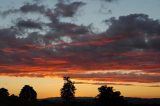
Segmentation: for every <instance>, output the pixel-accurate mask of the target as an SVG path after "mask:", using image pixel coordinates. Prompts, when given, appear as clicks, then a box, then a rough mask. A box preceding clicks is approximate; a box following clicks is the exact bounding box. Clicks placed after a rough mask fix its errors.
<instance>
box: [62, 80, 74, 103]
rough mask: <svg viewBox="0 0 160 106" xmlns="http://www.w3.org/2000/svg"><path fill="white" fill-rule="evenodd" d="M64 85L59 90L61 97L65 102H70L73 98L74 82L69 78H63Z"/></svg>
mask: <svg viewBox="0 0 160 106" xmlns="http://www.w3.org/2000/svg"><path fill="white" fill-rule="evenodd" d="M64 81H65V82H64V85H63V87H62V88H61V97H62V98H64V99H65V100H66V101H70V100H71V99H73V98H74V97H75V90H76V88H75V86H74V82H72V81H71V80H70V77H64Z"/></svg>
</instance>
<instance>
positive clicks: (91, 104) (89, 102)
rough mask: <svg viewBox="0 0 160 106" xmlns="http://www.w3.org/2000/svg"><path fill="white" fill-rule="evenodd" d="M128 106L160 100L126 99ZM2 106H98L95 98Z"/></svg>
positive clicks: (9, 101) (4, 104) (3, 103)
mask: <svg viewBox="0 0 160 106" xmlns="http://www.w3.org/2000/svg"><path fill="white" fill-rule="evenodd" d="M125 99H126V100H127V102H128V106H160V99H140V98H125ZM0 106H96V102H95V100H94V98H90V97H79V98H78V97H77V98H75V100H73V101H71V102H66V101H64V100H63V99H61V98H47V99H41V100H38V101H36V102H30V101H21V100H19V99H18V98H16V97H9V98H5V99H0Z"/></svg>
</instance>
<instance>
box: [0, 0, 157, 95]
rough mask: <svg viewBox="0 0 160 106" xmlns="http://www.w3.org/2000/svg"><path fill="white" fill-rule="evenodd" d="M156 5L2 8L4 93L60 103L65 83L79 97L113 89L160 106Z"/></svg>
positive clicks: (9, 3)
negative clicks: (30, 91)
mask: <svg viewBox="0 0 160 106" xmlns="http://www.w3.org/2000/svg"><path fill="white" fill-rule="evenodd" d="M159 10H160V1H159V0H17V1H15V0H1V4H0V87H5V88H7V89H8V90H9V93H10V94H16V95H18V94H19V92H20V89H21V88H22V87H23V86H24V85H26V84H29V85H31V86H33V88H34V89H35V90H36V91H37V93H38V98H47V97H58V96H60V95H59V93H60V91H59V90H60V88H61V87H62V86H63V77H64V76H69V77H71V79H72V80H73V81H74V82H75V85H76V88H77V91H76V96H92V97H95V96H96V95H97V94H98V91H97V88H98V87H100V86H101V85H108V86H113V87H114V88H115V90H119V91H121V93H122V94H123V95H124V96H127V97H143V98H160V94H159V93H157V92H160V89H159V88H160V14H159Z"/></svg>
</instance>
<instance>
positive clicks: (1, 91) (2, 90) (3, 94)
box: [0, 88, 9, 98]
mask: <svg viewBox="0 0 160 106" xmlns="http://www.w3.org/2000/svg"><path fill="white" fill-rule="evenodd" d="M8 96H9V93H8V90H7V89H6V88H0V98H6V97H8Z"/></svg>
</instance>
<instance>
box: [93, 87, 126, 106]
mask: <svg viewBox="0 0 160 106" xmlns="http://www.w3.org/2000/svg"><path fill="white" fill-rule="evenodd" d="M98 91H99V94H98V95H97V96H96V102H97V105H98V106H106V105H108V106H115V105H118V106H122V105H126V101H125V100H124V97H123V96H121V93H120V92H119V91H114V90H113V87H107V86H101V87H99V88H98Z"/></svg>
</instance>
